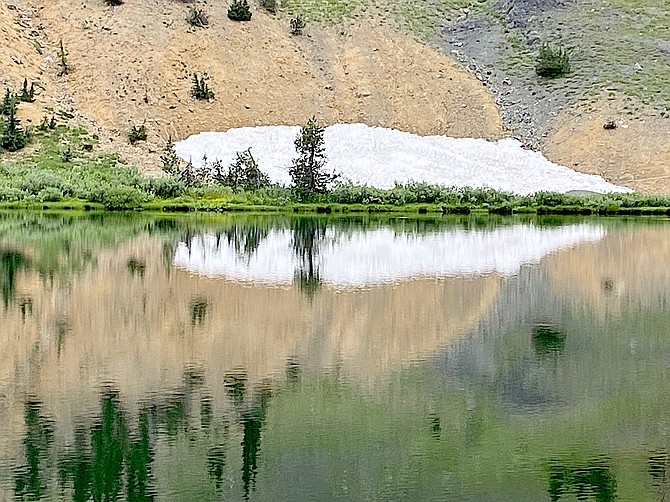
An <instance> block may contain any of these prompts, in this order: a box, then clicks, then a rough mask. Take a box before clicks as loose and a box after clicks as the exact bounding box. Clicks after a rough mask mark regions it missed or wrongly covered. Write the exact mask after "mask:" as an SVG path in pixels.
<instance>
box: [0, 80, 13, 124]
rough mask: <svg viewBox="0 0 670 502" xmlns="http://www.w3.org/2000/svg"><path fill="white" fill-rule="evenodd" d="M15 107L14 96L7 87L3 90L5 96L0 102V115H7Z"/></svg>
mask: <svg viewBox="0 0 670 502" xmlns="http://www.w3.org/2000/svg"><path fill="white" fill-rule="evenodd" d="M15 109H16V96H14V95H13V94H12V91H11V90H10V89H9V87H8V88H7V89H6V90H5V96H4V97H3V99H2V103H0V115H5V116H7V117H8V116H9V115H11V114H12V113H13V110H15Z"/></svg>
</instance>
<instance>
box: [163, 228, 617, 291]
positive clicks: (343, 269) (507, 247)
mask: <svg viewBox="0 0 670 502" xmlns="http://www.w3.org/2000/svg"><path fill="white" fill-rule="evenodd" d="M604 236H605V230H604V229H603V228H602V227H601V226H597V225H592V224H576V225H566V226H561V227H550V228H541V227H537V226H534V225H531V224H518V225H512V226H507V227H500V228H496V229H493V230H465V229H461V228H454V229H450V230H447V231H444V232H439V233H437V232H436V233H427V234H418V233H412V232H398V231H397V230H394V229H393V228H378V229H373V230H367V231H363V230H353V231H347V232H342V231H338V230H337V229H333V227H329V228H328V229H327V230H326V235H325V237H324V239H323V240H321V241H320V242H319V244H318V246H317V247H316V252H315V253H314V262H315V268H316V269H317V270H318V274H319V277H320V279H321V281H322V282H323V283H324V284H327V285H329V286H332V287H335V288H343V289H348V288H357V287H364V286H374V285H381V284H386V283H395V282H400V281H405V280H411V279H416V278H422V277H423V278H435V279H437V278H444V277H472V276H474V275H481V274H497V275H500V276H510V275H514V274H516V273H517V272H518V271H519V269H520V268H521V266H522V265H524V264H532V263H538V262H539V261H540V260H541V259H542V258H543V257H544V256H546V255H548V254H550V253H555V252H557V251H559V250H561V249H566V248H569V247H573V246H576V245H578V244H581V243H586V242H596V241H598V240H600V239H602V238H603V237H604ZM189 244H190V245H189V246H187V244H186V243H185V242H180V243H179V245H178V246H177V250H176V253H175V257H174V261H173V263H174V265H175V266H177V267H179V268H182V269H185V270H187V271H188V272H190V273H193V274H197V275H206V276H222V277H225V278H226V279H228V280H232V281H240V282H253V283H261V284H274V285H284V286H286V285H290V284H291V283H292V282H293V278H294V277H295V275H296V272H297V271H299V270H300V266H301V260H300V258H298V257H297V256H296V253H295V251H294V247H293V233H292V232H291V231H290V230H288V229H274V230H271V231H270V232H269V233H268V235H267V237H266V238H265V239H264V240H262V241H261V243H260V245H259V246H258V248H257V249H256V251H255V252H254V253H253V254H252V255H251V256H242V255H240V254H239V253H238V252H237V251H236V250H235V248H234V246H233V245H232V244H231V243H229V242H228V241H227V239H225V238H224V239H220V241H219V243H218V244H217V239H216V237H215V236H213V235H201V236H196V237H194V238H193V239H191V242H190V243H189ZM189 248H190V249H189Z"/></svg>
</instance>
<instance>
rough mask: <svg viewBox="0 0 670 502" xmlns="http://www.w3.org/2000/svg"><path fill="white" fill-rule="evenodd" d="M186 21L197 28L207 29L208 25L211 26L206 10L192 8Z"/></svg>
mask: <svg viewBox="0 0 670 502" xmlns="http://www.w3.org/2000/svg"><path fill="white" fill-rule="evenodd" d="M186 21H188V24H190V25H191V26H195V27H197V28H207V25H209V19H207V14H206V13H205V11H204V9H196V8H195V7H191V9H190V10H189V11H188V16H187V17H186Z"/></svg>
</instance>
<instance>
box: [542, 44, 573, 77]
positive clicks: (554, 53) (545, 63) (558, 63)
mask: <svg viewBox="0 0 670 502" xmlns="http://www.w3.org/2000/svg"><path fill="white" fill-rule="evenodd" d="M535 73H537V74H538V75H539V76H540V77H546V78H557V77H563V76H565V75H567V74H568V73H570V55H569V54H568V52H567V51H566V50H565V49H563V48H562V47H558V48H553V47H552V46H551V45H550V44H549V42H544V43H543V44H542V47H540V53H539V55H538V57H537V65H536V66H535Z"/></svg>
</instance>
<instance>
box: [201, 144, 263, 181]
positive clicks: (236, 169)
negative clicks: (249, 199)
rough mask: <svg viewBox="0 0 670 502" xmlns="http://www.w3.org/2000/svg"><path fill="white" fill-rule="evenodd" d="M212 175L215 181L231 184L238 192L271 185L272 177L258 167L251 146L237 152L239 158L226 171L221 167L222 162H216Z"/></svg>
mask: <svg viewBox="0 0 670 502" xmlns="http://www.w3.org/2000/svg"><path fill="white" fill-rule="evenodd" d="M211 175H212V178H213V180H214V182H215V183H218V184H220V185H224V186H229V187H231V188H232V189H233V190H234V191H236V192H237V191H242V190H244V191H252V190H258V189H260V188H265V187H268V186H270V178H269V177H268V175H267V174H265V173H264V172H263V171H261V170H260V169H259V168H258V164H257V163H256V159H254V157H253V155H251V148H249V149H248V150H246V151H244V152H237V158H236V159H235V161H234V162H233V163H232V164H231V165H230V166H228V169H227V170H225V171H224V170H223V169H221V163H220V162H218V161H217V162H215V163H214V164H213V165H212V168H211Z"/></svg>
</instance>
